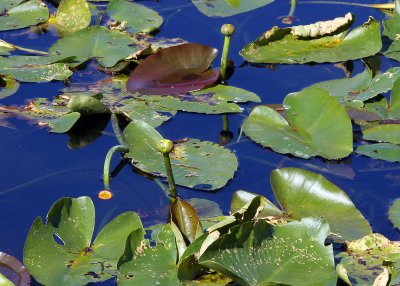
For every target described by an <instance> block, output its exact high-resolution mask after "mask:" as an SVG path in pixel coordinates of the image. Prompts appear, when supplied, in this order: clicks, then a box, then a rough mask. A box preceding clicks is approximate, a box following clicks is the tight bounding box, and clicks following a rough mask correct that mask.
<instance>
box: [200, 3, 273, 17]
mask: <svg viewBox="0 0 400 286" xmlns="http://www.w3.org/2000/svg"><path fill="white" fill-rule="evenodd" d="M272 2H274V0H212V1H210V0H192V3H193V4H194V5H195V6H196V7H197V9H199V11H200V12H201V13H203V14H204V15H206V16H208V17H229V16H233V15H236V14H239V13H244V12H248V11H251V10H254V9H257V8H260V7H263V6H265V5H268V4H270V3H272Z"/></svg>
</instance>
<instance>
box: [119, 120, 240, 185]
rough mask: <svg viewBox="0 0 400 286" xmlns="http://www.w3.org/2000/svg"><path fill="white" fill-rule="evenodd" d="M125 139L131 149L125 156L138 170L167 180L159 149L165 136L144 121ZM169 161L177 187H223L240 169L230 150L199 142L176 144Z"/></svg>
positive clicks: (128, 130) (134, 124)
mask: <svg viewBox="0 0 400 286" xmlns="http://www.w3.org/2000/svg"><path fill="white" fill-rule="evenodd" d="M123 137H124V140H125V143H126V145H127V146H128V148H129V152H128V153H126V154H125V157H126V158H129V159H131V160H132V164H133V165H134V166H135V167H137V168H138V169H140V170H141V171H143V172H146V173H150V174H152V175H155V176H162V177H166V171H165V167H164V160H163V155H162V154H161V153H160V152H159V151H158V150H157V149H156V146H157V144H158V142H159V141H160V140H162V139H163V137H162V136H161V135H160V134H159V133H158V132H157V131H156V130H155V129H153V127H151V126H150V125H148V124H147V123H145V122H143V121H133V122H131V123H130V124H129V125H128V126H127V127H126V128H125V130H124V131H123ZM170 158H171V164H172V171H173V174H174V178H175V183H176V184H178V185H181V186H185V187H189V188H194V189H201V190H208V191H209V190H215V189H219V188H221V187H223V186H224V185H225V184H226V183H227V181H228V180H229V179H231V178H232V177H233V175H234V173H235V171H236V169H237V167H238V162H237V159H236V156H235V155H234V154H233V153H232V152H231V151H229V150H228V149H226V148H225V147H222V146H219V145H217V144H215V143H212V142H207V141H200V140H197V139H185V140H181V141H177V142H176V143H175V147H174V150H173V151H172V152H171V153H170Z"/></svg>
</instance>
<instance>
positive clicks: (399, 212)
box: [389, 199, 400, 229]
mask: <svg viewBox="0 0 400 286" xmlns="http://www.w3.org/2000/svg"><path fill="white" fill-rule="evenodd" d="M389 219H390V221H391V222H392V224H393V226H394V227H395V228H397V229H400V199H397V200H395V201H394V202H393V204H392V205H391V206H390V209H389Z"/></svg>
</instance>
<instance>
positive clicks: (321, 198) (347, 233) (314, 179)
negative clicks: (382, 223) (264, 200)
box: [271, 168, 371, 240]
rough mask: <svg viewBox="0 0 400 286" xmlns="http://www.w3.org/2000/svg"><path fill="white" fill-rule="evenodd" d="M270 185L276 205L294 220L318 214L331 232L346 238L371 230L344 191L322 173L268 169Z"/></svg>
mask: <svg viewBox="0 0 400 286" xmlns="http://www.w3.org/2000/svg"><path fill="white" fill-rule="evenodd" d="M271 186H272V190H273V191H274V194H275V197H276V198H277V200H278V202H279V205H280V206H281V207H282V209H283V210H284V211H285V213H286V214H287V215H289V217H291V218H293V219H301V218H304V217H308V216H321V217H323V218H324V219H326V220H327V221H328V223H329V225H330V228H331V231H332V232H333V233H335V234H337V235H340V236H341V237H342V238H343V239H346V240H351V239H357V238H360V237H362V236H364V235H367V234H370V233H371V227H370V226H369V224H368V222H367V221H366V220H365V218H364V217H363V216H362V214H361V213H360V212H359V211H358V210H357V208H356V207H355V206H354V204H353V203H352V201H351V200H350V198H349V197H348V196H347V195H346V193H345V192H343V191H342V190H341V189H339V188H338V187H337V186H336V185H334V184H332V183H331V182H329V181H328V180H327V179H325V178H324V177H323V176H322V175H319V174H316V173H314V172H310V171H306V170H302V169H297V168H283V169H276V170H273V171H272V172H271Z"/></svg>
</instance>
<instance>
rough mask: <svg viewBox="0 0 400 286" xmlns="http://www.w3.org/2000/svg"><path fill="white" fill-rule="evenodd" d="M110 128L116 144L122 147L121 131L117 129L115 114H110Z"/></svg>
mask: <svg viewBox="0 0 400 286" xmlns="http://www.w3.org/2000/svg"><path fill="white" fill-rule="evenodd" d="M111 126H112V129H113V131H114V134H115V137H116V138H117V141H118V143H119V144H121V145H124V140H123V137H122V133H121V129H119V125H118V118H117V115H115V113H111Z"/></svg>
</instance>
